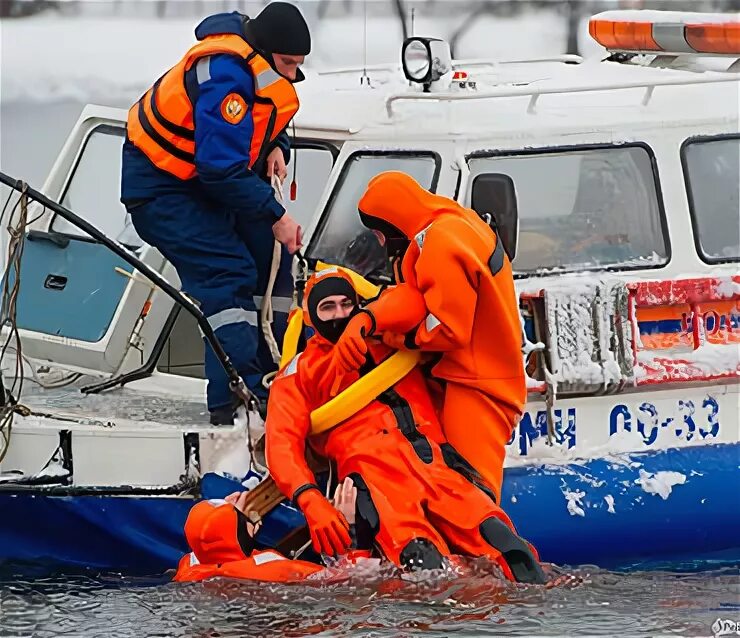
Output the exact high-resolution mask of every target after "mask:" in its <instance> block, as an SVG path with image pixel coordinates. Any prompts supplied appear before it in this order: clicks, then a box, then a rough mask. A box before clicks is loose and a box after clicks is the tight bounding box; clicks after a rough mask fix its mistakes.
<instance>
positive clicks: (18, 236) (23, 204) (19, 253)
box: [0, 183, 45, 462]
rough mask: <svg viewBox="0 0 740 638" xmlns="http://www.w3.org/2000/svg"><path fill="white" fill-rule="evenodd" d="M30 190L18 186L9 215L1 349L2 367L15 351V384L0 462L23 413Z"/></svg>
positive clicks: (3, 400)
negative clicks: (20, 316) (22, 297)
mask: <svg viewBox="0 0 740 638" xmlns="http://www.w3.org/2000/svg"><path fill="white" fill-rule="evenodd" d="M27 188H28V185H27V184H25V183H22V184H20V185H19V190H20V196H19V198H18V201H17V202H16V203H15V205H14V206H13V208H12V209H11V210H10V215H9V217H8V227H7V230H8V236H9V241H8V256H7V263H6V266H5V272H4V278H3V285H2V290H1V291H0V299H1V303H2V312H1V313H0V319H1V322H0V323H1V324H2V325H3V326H8V335H7V337H6V339H5V342H4V343H3V346H2V349H1V350H0V363H1V362H2V361H4V360H5V355H6V354H7V352H8V351H9V350H14V351H15V368H14V371H13V381H12V383H11V385H10V388H7V389H6V388H5V383H4V382H3V384H2V392H3V394H4V396H2V397H0V462H2V460H3V459H4V458H5V455H6V454H7V453H8V449H9V448H10V437H11V432H12V429H13V416H14V415H15V413H16V410H17V409H18V410H19V411H20V406H19V405H18V400H19V398H20V396H21V392H22V391H23V350H22V344H21V337H20V333H19V332H18V324H17V320H16V319H17V304H18V295H19V294H20V284H21V281H20V280H21V259H22V257H23V248H24V246H25V238H26V227H27V226H28V223H29V222H28V194H27V192H26V189H27ZM15 192H16V190H15V189H14V190H11V191H10V193H9V194H8V198H7V199H6V201H5V205H4V206H3V210H2V214H0V223H2V221H3V220H4V219H5V214H6V212H7V210H8V206H9V204H10V202H11V200H12V197H13V195H14V193H15ZM19 206H20V212H19V214H18V215H17V219H16V211H17V210H18V207H19ZM44 212H45V210H44V211H42V213H41V215H43V213H44ZM39 217H40V216H39ZM37 219H38V218H37ZM33 221H35V220H32V222H33ZM11 279H12V284H11ZM11 344H12V345H11ZM0 374H1V373H0ZM3 381H4V380H3Z"/></svg>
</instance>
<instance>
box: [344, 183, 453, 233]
mask: <svg viewBox="0 0 740 638" xmlns="http://www.w3.org/2000/svg"><path fill="white" fill-rule="evenodd" d="M357 207H358V209H359V211H360V217H361V219H362V222H363V224H364V225H365V226H367V227H368V228H373V229H375V230H379V231H380V232H384V231H383V228H384V227H385V226H386V225H390V226H391V227H393V228H394V229H397V230H398V231H400V232H401V233H402V234H403V235H404V236H405V237H406V238H407V239H411V238H412V237H414V236H415V235H416V234H417V233H418V232H419V231H421V230H422V229H423V228H425V227H426V226H428V225H429V224H430V223H431V222H432V221H433V220H434V217H435V216H437V215H439V214H440V213H458V214H459V212H460V211H461V210H463V209H462V207H461V206H460V205H459V204H458V203H457V202H455V201H453V200H451V199H449V198H448V197H443V196H442V195H435V194H434V193H430V192H429V191H428V190H426V189H425V188H423V187H422V186H421V185H420V184H419V183H418V182H417V181H416V180H415V179H414V178H413V177H410V176H409V175H406V174H405V173H401V172H399V171H386V172H385V173H380V175H377V176H375V177H373V179H371V180H370V182H369V183H368V185H367V190H365V194H364V195H363V196H362V198H361V199H360V202H359V204H358V206H357ZM378 221H379V222H380V223H377V222H378ZM384 234H387V231H386V232H385V233H384Z"/></svg>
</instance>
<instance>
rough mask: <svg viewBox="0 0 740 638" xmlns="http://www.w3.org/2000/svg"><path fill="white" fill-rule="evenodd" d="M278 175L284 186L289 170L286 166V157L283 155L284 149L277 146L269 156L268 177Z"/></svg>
mask: <svg viewBox="0 0 740 638" xmlns="http://www.w3.org/2000/svg"><path fill="white" fill-rule="evenodd" d="M273 175H277V176H278V178H279V179H280V183H281V184H282V183H283V181H284V180H285V178H286V177H287V176H288V168H287V167H286V166H285V155H283V149H281V148H280V147H279V146H276V147H275V148H273V149H272V150H271V151H270V154H269V155H268V156H267V177H272V176H273Z"/></svg>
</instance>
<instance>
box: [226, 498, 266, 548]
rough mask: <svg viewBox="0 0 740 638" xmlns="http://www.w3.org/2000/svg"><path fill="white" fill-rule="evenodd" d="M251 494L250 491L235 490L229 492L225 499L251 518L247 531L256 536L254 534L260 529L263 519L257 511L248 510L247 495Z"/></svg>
mask: <svg viewBox="0 0 740 638" xmlns="http://www.w3.org/2000/svg"><path fill="white" fill-rule="evenodd" d="M248 495H249V491H243V492H233V493H232V494H229V495H228V496H227V497H226V498H224V500H225V501H226V502H227V503H230V504H231V505H233V506H234V507H235V508H236V509H238V510H239V511H240V512H241V513H242V514H244V516H246V517H247V518H248V519H249V522H247V533H248V534H249V535H250V536H251V537H252V538H254V536H255V535H256V534H257V532H258V531H259V528H260V526H261V525H262V521H260V520H259V517H258V516H257V514H256V512H250V511H247V496H248Z"/></svg>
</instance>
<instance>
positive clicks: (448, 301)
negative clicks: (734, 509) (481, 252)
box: [415, 226, 478, 352]
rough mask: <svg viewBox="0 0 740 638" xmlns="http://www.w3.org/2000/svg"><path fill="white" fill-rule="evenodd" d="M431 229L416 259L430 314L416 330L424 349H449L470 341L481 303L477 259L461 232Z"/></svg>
mask: <svg viewBox="0 0 740 638" xmlns="http://www.w3.org/2000/svg"><path fill="white" fill-rule="evenodd" d="M445 231H446V229H445V228H438V229H437V228H435V227H434V226H432V228H431V229H430V230H429V231H428V233H427V235H426V237H425V239H424V244H423V246H422V249H421V252H420V254H419V258H418V259H417V261H416V265H415V270H416V280H417V285H418V287H419V291H420V292H421V294H422V295H423V296H424V302H425V304H426V309H427V315H426V316H425V318H424V321H423V322H422V323H421V325H420V326H419V329H418V330H417V333H416V345H418V346H419V347H420V348H421V349H422V350H436V351H442V352H444V351H448V350H456V349H458V348H462V347H464V346H466V345H468V344H469V343H470V339H471V336H472V332H473V320H474V318H475V308H476V305H477V303H478V290H477V285H478V274H477V270H478V269H477V266H476V263H477V260H476V257H475V255H474V254H473V253H472V252H471V250H470V249H469V248H468V247H467V246H466V245H465V238H464V236H461V234H458V233H454V234H453V233H449V232H445Z"/></svg>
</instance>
